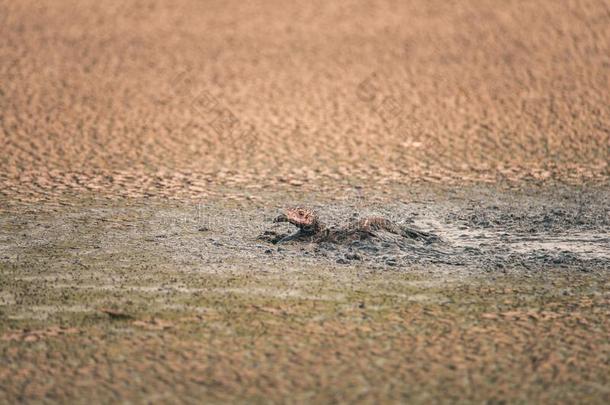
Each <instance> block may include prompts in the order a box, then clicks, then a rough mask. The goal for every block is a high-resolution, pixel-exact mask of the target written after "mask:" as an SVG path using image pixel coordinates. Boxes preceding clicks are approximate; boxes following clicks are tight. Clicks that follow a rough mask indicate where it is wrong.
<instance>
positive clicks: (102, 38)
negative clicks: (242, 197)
mask: <svg viewBox="0 0 610 405" xmlns="http://www.w3.org/2000/svg"><path fill="white" fill-rule="evenodd" d="M609 13H610V11H609V5H608V3H607V2H606V1H592V0H588V1H571V2H562V3H560V4H558V3H557V2H554V1H537V2H524V1H502V2H499V1H485V0H478V1H466V2H459V3H452V2H449V3H448V2H445V1H406V2H379V3H377V4H376V5H372V4H369V3H368V2H359V1H347V2H336V3H332V4H329V3H327V2H315V1H314V2H309V3H307V4H300V3H286V2H273V1H268V2H248V3H243V2H239V1H235V2H233V1H229V2H226V1H205V2H199V1H186V0H180V1H176V2H171V3H170V2H153V1H151V2H140V1H132V2H123V1H102V2H99V1H69V0H62V1H44V2H38V1H36V2H30V1H19V2H10V1H4V2H1V3H0V19H1V21H0V22H1V24H0V38H2V39H1V40H0V58H1V60H2V64H0V78H1V81H0V83H1V85H0V111H2V112H1V114H2V115H1V120H0V123H1V126H0V143H1V145H2V152H3V153H2V156H1V157H0V169H1V170H0V182H1V183H0V184H1V186H2V187H1V188H0V189H1V192H2V194H3V195H16V194H18V195H19V196H20V198H24V199H30V200H32V199H50V198H52V196H53V195H56V194H61V193H62V192H64V191H66V190H68V191H70V190H73V191H76V192H87V191H88V190H89V191H94V192H96V193H99V192H107V193H108V194H111V195H115V196H116V195H125V196H142V195H150V194H154V195H162V196H176V195H181V194H182V195H199V196H201V195H205V192H206V190H205V189H206V188H207V187H208V185H209V184H210V183H213V184H216V183H234V184H249V185H260V184H261V183H267V184H271V185H274V184H276V183H279V182H285V183H292V184H293V185H294V186H295V187H299V186H301V184H303V183H305V184H311V185H312V186H313V187H316V186H318V185H319V184H321V183H323V182H337V181H341V180H345V179H349V180H352V181H358V182H361V183H375V184H376V183H378V182H379V181H382V182H413V181H429V182H431V181H436V182H444V183H446V182H449V181H457V182H464V181H493V182H495V181H498V180H504V179H508V180H511V181H515V180H517V181H518V180H522V179H530V180H532V179H533V180H547V181H557V180H559V181H571V182H575V183H580V182H583V181H596V182H600V181H602V182H607V175H608V156H609V155H608V153H609V147H608V145H609V144H610V140H609V132H610V131H609V119H610V109H609V107H608V106H610V95H609V94H610V93H609V92H608V91H607V89H608V88H609V83H608V76H609V72H610V69H609V64H610V59H609V58H610V57H609V56H608V55H610V49H609V47H610V24H608V21H609V19H610V16H609ZM606 184H607V183H606Z"/></svg>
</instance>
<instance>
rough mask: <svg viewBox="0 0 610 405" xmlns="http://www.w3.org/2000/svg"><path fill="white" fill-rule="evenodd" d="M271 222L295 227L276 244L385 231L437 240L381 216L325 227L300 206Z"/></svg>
mask: <svg viewBox="0 0 610 405" xmlns="http://www.w3.org/2000/svg"><path fill="white" fill-rule="evenodd" d="M274 222H289V223H291V224H293V225H294V226H296V227H297V228H299V231H298V232H296V233H295V234H293V235H289V236H286V237H284V238H281V239H279V240H278V241H277V243H283V242H288V241H291V240H308V241H311V242H332V243H340V242H348V241H353V240H359V239H366V238H368V237H370V236H374V233H375V232H376V231H386V232H390V233H393V234H396V235H401V236H403V237H405V238H411V239H418V240H423V241H426V242H431V241H434V240H436V239H438V238H437V237H436V236H434V235H431V234H429V233H426V232H422V231H419V230H415V229H411V228H407V227H403V226H399V225H397V224H396V223H394V222H392V221H390V220H389V219H387V218H383V217H367V218H363V219H360V220H358V221H356V222H353V223H351V224H349V225H347V226H344V227H339V228H335V227H332V228H330V227H327V226H325V225H324V224H323V223H322V222H321V221H320V219H319V217H318V215H317V214H316V213H315V212H314V211H313V210H311V209H308V208H303V207H294V208H286V209H285V210H284V212H283V213H282V214H281V215H279V216H278V217H277V218H275V220H274Z"/></svg>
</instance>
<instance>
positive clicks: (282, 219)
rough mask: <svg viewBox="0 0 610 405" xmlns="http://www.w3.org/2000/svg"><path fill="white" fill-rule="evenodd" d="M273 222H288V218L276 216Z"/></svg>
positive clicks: (284, 215)
mask: <svg viewBox="0 0 610 405" xmlns="http://www.w3.org/2000/svg"><path fill="white" fill-rule="evenodd" d="M273 222H288V217H287V216H286V214H281V215H279V216H277V217H276V218H275V219H274V220H273Z"/></svg>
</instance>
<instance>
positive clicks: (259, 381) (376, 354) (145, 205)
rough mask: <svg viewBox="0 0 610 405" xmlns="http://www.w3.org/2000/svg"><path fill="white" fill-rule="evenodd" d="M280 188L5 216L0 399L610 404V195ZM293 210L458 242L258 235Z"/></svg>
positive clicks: (0, 236)
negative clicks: (281, 239) (304, 208)
mask: <svg viewBox="0 0 610 405" xmlns="http://www.w3.org/2000/svg"><path fill="white" fill-rule="evenodd" d="M226 192H227V193H231V192H233V191H231V190H226ZM261 197H262V198H261V201H260V202H253V201H248V200H245V199H244V200H243V201H241V202H240V201H238V200H229V199H226V198H218V199H216V200H214V199H210V200H207V201H205V202H193V201H188V202H172V203H169V202H167V201H166V200H157V201H154V200H129V201H123V202H120V201H119V202H117V201H108V200H103V199H97V200H96V199H88V200H83V199H81V200H78V201H73V204H72V205H71V206H67V205H53V204H51V205H36V206H20V207H19V208H16V207H13V208H11V209H10V210H7V211H5V213H4V214H2V216H1V217H0V223H1V225H2V226H1V228H0V229H1V230H2V231H1V233H0V241H1V244H0V249H1V250H0V259H1V260H0V263H1V268H0V285H1V287H2V288H1V293H0V335H1V338H0V357H1V358H2V368H0V372H1V373H2V375H1V377H2V378H1V381H2V383H1V385H2V390H0V393H1V394H0V395H1V397H0V400H2V401H6V402H15V401H18V400H26V401H33V400H42V399H45V400H50V401H57V402H63V401H77V402H78V401H79V400H80V399H82V398H84V397H87V398H92V399H95V400H99V401H113V400H133V401H137V402H145V401H149V400H161V399H162V400H167V401H170V402H171V401H173V400H176V399H178V398H180V399H182V400H187V401H188V400H192V401H194V402H196V401H201V400H212V401H227V400H230V401H258V400H262V399H263V398H264V399H265V400H269V399H271V400H276V401H291V400H294V401H297V402H299V401H324V402H332V401H350V400H361V401H364V400H395V401H416V402H427V401H429V400H430V399H431V398H444V399H446V400H457V399H466V400H470V401H480V400H497V401H525V400H528V401H532V400H534V401H558V402H582V401H587V402H598V403H603V402H606V401H607V399H608V395H609V391H608V384H609V381H608V375H610V374H609V373H608V371H609V370H608V358H609V356H610V351H609V348H608V344H607V336H608V335H609V333H610V323H609V313H608V305H609V304H610V290H609V286H610V277H609V276H610V273H609V271H610V242H609V238H610V235H609V234H608V231H607V230H608V228H609V224H608V218H610V216H609V215H608V214H609V213H608V206H607V204H605V201H607V200H608V197H609V196H608V190H607V189H606V188H601V189H587V190H583V189H575V188H573V187H560V188H554V189H542V190H541V189H539V188H532V189H529V190H523V191H520V192H515V191H510V192H503V191H501V190H498V189H494V188H490V187H474V188H469V189H463V190H462V191H460V192H456V191H455V190H453V191H452V190H441V189H434V188H432V187H425V188H420V189H414V188H410V189H404V188H400V187H399V188H396V189H393V190H391V192H390V193H388V194H377V193H365V192H362V190H361V189H353V190H348V191H347V192H344V194H341V193H335V194H334V195H333V196H332V198H330V197H329V196H328V194H324V193H319V194H315V193H314V194H308V195H306V196H304V195H303V194H301V193H295V192H269V193H267V194H265V193H262V194H261ZM286 204H300V205H308V206H311V207H313V208H315V209H316V210H317V211H318V212H319V213H320V215H321V217H323V218H324V219H325V221H326V222H327V223H329V224H341V223H344V222H345V221H347V220H349V219H350V218H352V217H354V216H355V214H358V215H383V216H385V217H388V218H392V220H394V221H396V222H402V223H404V224H409V226H410V227H417V228H419V229H422V230H426V231H429V232H433V233H435V234H437V235H439V236H440V237H441V241H439V242H436V243H431V244H423V243H419V242H411V241H410V242H406V241H404V240H402V239H400V238H399V239H397V238H396V235H393V234H385V233H383V232H381V233H378V234H376V235H375V236H374V237H372V238H370V239H367V240H361V241H353V242H350V243H348V244H335V243H300V242H289V243H282V244H272V243H268V242H264V241H261V240H260V239H258V236H259V235H261V234H263V233H264V232H266V231H270V230H272V231H274V232H279V233H281V232H286V233H288V232H291V231H292V229H291V228H290V226H289V225H286V224H277V223H276V224H274V223H273V222H272V219H273V218H274V217H275V216H276V215H277V214H278V212H279V211H280V208H281V207H282V206H284V205H286Z"/></svg>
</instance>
